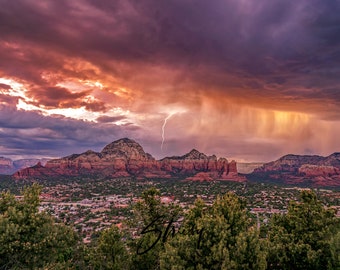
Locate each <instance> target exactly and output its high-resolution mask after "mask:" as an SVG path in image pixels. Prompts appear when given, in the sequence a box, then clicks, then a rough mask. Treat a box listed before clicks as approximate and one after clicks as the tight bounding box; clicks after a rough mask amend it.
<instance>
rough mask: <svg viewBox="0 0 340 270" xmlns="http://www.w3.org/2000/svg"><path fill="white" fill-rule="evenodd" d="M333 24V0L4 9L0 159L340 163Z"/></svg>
mask: <svg viewBox="0 0 340 270" xmlns="http://www.w3.org/2000/svg"><path fill="white" fill-rule="evenodd" d="M160 11H161V12H160ZM179 11H180V12H179ZM338 14H340V4H335V1H316V2H315V1H314V2H312V3H311V2H310V1H308V0H301V1H299V4H298V5H297V4H296V1H293V0H285V1H275V3H274V2H273V1H272V0H264V1H262V2H261V3H258V2H256V1H236V0H226V1H216V2H215V1H213V2H207V1H200V0H199V1H197V2H195V3H192V1H179V0H174V1H151V2H150V1H143V0H141V1H137V2H135V1H129V0H127V1H118V2H115V4H114V5H113V4H109V3H108V2H105V1H98V3H97V2H95V1H88V0H79V1H76V2H74V1H63V2H60V3H59V2H58V6H56V3H55V1H51V0H46V1H44V3H40V2H39V1H33V0H25V1H23V0H17V1H7V2H6V3H4V4H3V5H2V8H1V10H0V29H1V37H0V59H1V61H0V128H1V129H2V131H1V132H0V145H1V146H2V148H1V149H0V150H1V151H0V155H5V154H6V155H12V156H16V157H17V156H22V157H26V156H27V157H29V156H31V154H32V153H31V151H32V148H34V149H35V150H34V151H35V152H34V155H35V156H42V157H43V156H45V155H46V153H48V152H49V151H51V153H49V155H50V156H58V155H59V156H62V155H64V154H65V153H67V154H69V153H70V151H72V152H74V153H78V152H81V151H83V150H87V149H93V148H96V149H100V148H101V147H103V146H104V145H106V144H107V143H109V142H111V141H113V140H116V139H119V138H121V137H130V138H131V139H135V140H136V141H138V142H139V143H140V144H141V145H146V147H147V149H146V150H147V151H148V152H150V153H151V154H152V155H153V156H155V157H159V158H162V157H164V156H167V155H178V154H181V153H184V152H186V151H189V150H191V149H192V148H196V149H198V150H200V151H203V152H205V153H207V154H217V155H218V156H225V157H228V156H232V157H233V158H236V159H238V160H248V161H267V160H271V159H275V158H278V157H280V156H282V155H284V154H287V153H296V154H305V153H307V154H318V155H327V154H330V153H332V152H335V151H340V140H338V134H339V132H340V92H339V89H340V79H339V76H338V73H339V72H338V71H339V63H340V53H339V50H340V44H339V40H338V39H337V37H338V36H340V32H339V27H338V21H337V18H338ZM13 18H20V23H19V21H18V22H16V21H14V20H13ZM23 129H27V130H32V131H34V132H31V133H30V132H26V133H22V132H21V131H22V130H23ZM39 129H41V130H43V132H42V134H43V136H41V138H40V139H39V140H38V139H37V138H36V137H35V135H36V134H38V133H39V132H38V130H39ZM42 137H43V138H42ZM59 140H65V141H59ZM41 141H44V144H41ZM18 142H21V143H20V144H19V143H18ZM32 146H33V147H32ZM42 148H43V149H42ZM84 148H85V149H84Z"/></svg>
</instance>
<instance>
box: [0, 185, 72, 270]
mask: <svg viewBox="0 0 340 270" xmlns="http://www.w3.org/2000/svg"><path fill="white" fill-rule="evenodd" d="M40 192H41V187H40V186H39V185H36V184H33V185H32V187H29V188H26V189H24V191H23V193H22V195H23V197H22V199H21V200H17V199H16V198H15V196H14V195H13V194H10V193H9V192H2V193H1V195H0V269H39V268H45V269H58V268H60V269H62V268H64V269H65V268H66V267H68V265H70V264H71V261H72V258H73V255H74V252H75V250H76V245H77V240H78V237H77V235H76V233H75V232H74V231H73V230H72V229H71V228H69V227H66V226H65V225H63V224H58V223H56V222H55V221H54V219H53V218H52V217H51V216H49V215H48V214H47V213H44V212H39V209H38V207H39V205H40V200H39V194H40Z"/></svg>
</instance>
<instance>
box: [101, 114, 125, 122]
mask: <svg viewBox="0 0 340 270" xmlns="http://www.w3.org/2000/svg"><path fill="white" fill-rule="evenodd" d="M124 119H126V116H122V115H120V116H100V117H98V118H97V119H96V120H97V122H99V123H114V122H117V121H120V120H124Z"/></svg>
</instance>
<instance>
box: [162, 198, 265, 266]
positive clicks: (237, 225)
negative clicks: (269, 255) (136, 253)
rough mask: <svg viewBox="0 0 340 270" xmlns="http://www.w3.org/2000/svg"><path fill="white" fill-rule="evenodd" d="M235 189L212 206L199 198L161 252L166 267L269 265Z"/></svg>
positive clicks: (256, 233) (163, 264) (255, 231)
mask: <svg viewBox="0 0 340 270" xmlns="http://www.w3.org/2000/svg"><path fill="white" fill-rule="evenodd" d="M261 245H262V242H261V241H260V239H259V236H258V231H257V230H256V229H255V228H254V227H253V226H252V224H251V222H250V219H249V218H248V216H247V212H246V209H245V207H244V204H243V202H242V201H241V200H240V199H239V198H238V197H237V196H236V195H235V194H233V193H227V194H226V195H224V196H223V197H218V198H217V199H216V201H215V202H214V204H213V205H212V206H211V207H209V206H207V205H205V203H204V202H203V201H202V200H198V201H196V203H195V206H194V207H193V208H192V209H191V210H190V211H189V213H188V215H187V216H186V218H185V221H184V224H183V226H182V228H181V229H180V231H179V232H178V233H177V234H176V237H174V238H173V239H172V240H170V241H169V242H168V243H167V244H166V246H165V251H164V252H163V253H162V255H161V268H162V269H202V270H203V269H207V270H208V269H265V267H266V261H265V256H266V254H265V252H264V250H263V248H262V246H261Z"/></svg>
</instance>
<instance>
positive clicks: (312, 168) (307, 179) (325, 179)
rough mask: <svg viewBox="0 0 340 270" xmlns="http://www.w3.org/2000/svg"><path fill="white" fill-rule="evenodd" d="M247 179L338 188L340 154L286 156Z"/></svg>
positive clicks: (256, 171) (255, 171)
mask: <svg viewBox="0 0 340 270" xmlns="http://www.w3.org/2000/svg"><path fill="white" fill-rule="evenodd" d="M249 178H250V179H254V178H257V179H259V180H261V179H263V180H272V181H279V182H283V183H286V184H308V185H312V186H340V153H334V154H332V155H330V156H327V157H322V156H308V155H301V156H299V155H286V156H283V157H281V158H280V159H278V160H276V161H272V162H269V163H266V164H264V165H263V166H261V167H259V168H257V169H255V170H254V172H253V173H252V174H250V175H249Z"/></svg>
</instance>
